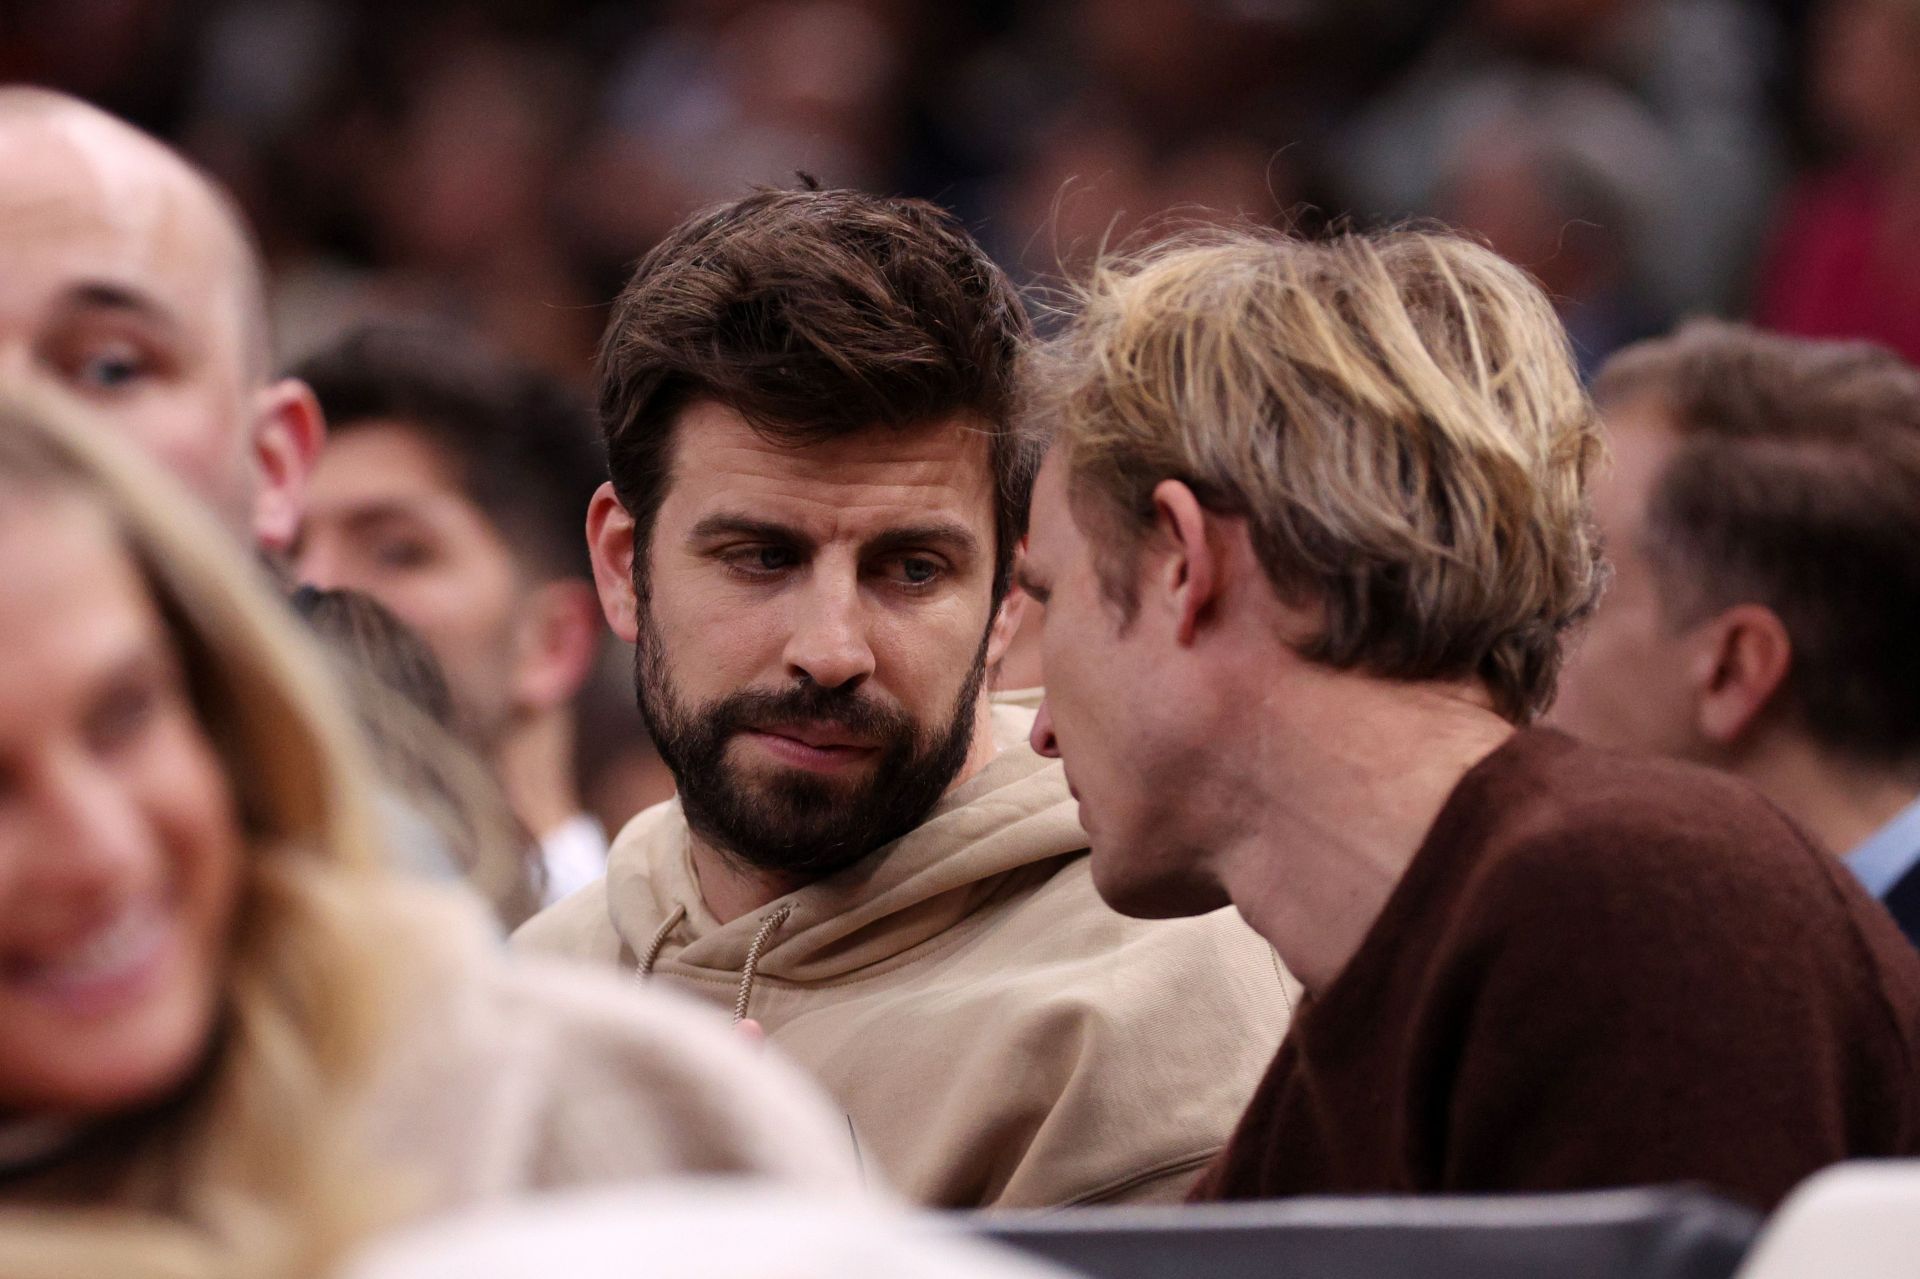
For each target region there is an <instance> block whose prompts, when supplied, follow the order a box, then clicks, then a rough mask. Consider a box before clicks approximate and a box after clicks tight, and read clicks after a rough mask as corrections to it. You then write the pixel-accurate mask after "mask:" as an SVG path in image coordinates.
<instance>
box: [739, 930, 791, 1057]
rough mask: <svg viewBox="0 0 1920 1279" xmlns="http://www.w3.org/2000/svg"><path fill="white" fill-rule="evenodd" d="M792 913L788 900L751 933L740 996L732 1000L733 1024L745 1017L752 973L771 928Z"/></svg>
mask: <svg viewBox="0 0 1920 1279" xmlns="http://www.w3.org/2000/svg"><path fill="white" fill-rule="evenodd" d="M791 914H793V903H792V902H788V903H787V904H786V905H784V906H782V907H781V908H780V909H779V910H776V911H774V912H773V913H772V914H770V915H768V916H767V917H766V918H765V919H763V920H761V921H760V931H759V932H757V933H755V934H754V935H753V944H752V945H751V946H748V947H747V962H746V964H745V965H744V966H743V967H742V968H741V969H740V997H739V998H738V999H736V1000H734V1001H733V1024H734V1025H736V1026H737V1025H739V1024H740V1023H741V1022H743V1021H745V1020H746V1019H747V1000H749V999H751V998H752V997H753V978H754V974H755V973H757V972H759V970H760V951H761V948H762V947H764V946H765V945H766V944H767V938H769V937H771V936H773V930H774V929H776V928H778V927H780V925H782V924H784V923H786V922H787V916H788V915H791Z"/></svg>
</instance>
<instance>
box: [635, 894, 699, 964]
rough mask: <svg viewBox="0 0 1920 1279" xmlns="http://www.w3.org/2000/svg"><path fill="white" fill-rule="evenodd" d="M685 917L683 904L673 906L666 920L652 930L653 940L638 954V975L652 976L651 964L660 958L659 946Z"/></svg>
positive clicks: (664, 943) (665, 942) (663, 943)
mask: <svg viewBox="0 0 1920 1279" xmlns="http://www.w3.org/2000/svg"><path fill="white" fill-rule="evenodd" d="M686 917H687V908H686V907H685V906H675V907H674V908H673V914H671V915H668V916H667V922H666V923H664V924H662V925H660V927H658V928H656V929H654V930H653V940H652V941H650V942H648V943H647V953H646V954H644V955H642V956H640V976H641V977H643V978H645V977H651V976H653V965H654V963H655V962H656V961H658V960H659V958H660V948H661V947H662V946H665V945H666V944H667V936H668V934H670V933H672V932H673V930H674V929H676V928H678V927H679V926H680V921H681V920H683V919H685V918H686Z"/></svg>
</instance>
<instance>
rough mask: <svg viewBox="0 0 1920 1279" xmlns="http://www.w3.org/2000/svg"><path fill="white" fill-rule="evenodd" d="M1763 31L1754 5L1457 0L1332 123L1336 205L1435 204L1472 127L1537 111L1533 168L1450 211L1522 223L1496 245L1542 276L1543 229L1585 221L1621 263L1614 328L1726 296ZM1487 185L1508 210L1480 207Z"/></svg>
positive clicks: (1740, 254) (1762, 166)
mask: <svg viewBox="0 0 1920 1279" xmlns="http://www.w3.org/2000/svg"><path fill="white" fill-rule="evenodd" d="M1773 39H1774V34H1773V29H1772V26H1771V24H1770V22H1769V20H1768V15H1766V14H1765V13H1764V11H1762V10H1760V9H1758V8H1756V7H1754V6H1752V5H1749V4H1742V3H1739V0H1470V2H1469V3H1467V4H1466V5H1464V6H1463V7H1462V10H1461V16H1460V19H1459V20H1458V22H1457V23H1456V24H1455V25H1454V26H1452V27H1451V28H1450V29H1448V30H1447V31H1446V33H1445V34H1444V35H1442V36H1441V37H1440V38H1439V39H1438V40H1437V41H1436V42H1435V43H1434V45H1433V46H1432V47H1431V48H1430V49H1429V50H1428V51H1427V52H1426V53H1425V54H1424V55H1423V56H1422V58H1421V59H1420V61H1419V64H1418V65H1417V66H1416V67H1415V68H1414V69H1413V70H1412V71H1411V72H1410V73H1409V75H1408V76H1407V77H1406V78H1405V79H1404V81H1402V82H1401V83H1399V84H1398V85H1397V86H1395V87H1393V88H1392V89H1390V90H1389V91H1388V92H1387V93H1386V94H1385V95H1384V96H1383V97H1382V98H1381V99H1380V100H1378V101H1376V102H1373V103H1370V104H1368V105H1367V106H1365V107H1364V108H1363V109H1362V110H1361V111H1360V113H1359V114H1358V115H1357V116H1356V117H1355V118H1354V120H1353V121H1352V122H1351V123H1350V124H1348V125H1346V126H1344V127H1343V128H1342V129H1340V130H1339V131H1338V133H1337V135H1336V137H1335V139H1334V141H1333V142H1332V143H1331V151H1332V158H1333V161H1334V163H1335V165H1336V167H1337V184H1336V185H1337V191H1338V194H1337V195H1336V205H1337V206H1338V207H1340V208H1343V209H1351V210H1352V211H1353V212H1355V213H1357V214H1359V215H1361V216H1363V217H1389V218H1398V217H1406V216H1409V215H1416V214H1420V213H1424V212H1431V211H1434V210H1436V208H1441V209H1442V211H1443V212H1444V211H1445V210H1444V208H1443V207H1442V206H1441V205H1440V202H1439V199H1438V196H1439V193H1440V191H1441V189H1442V187H1443V186H1444V185H1445V183H1446V181H1447V179H1448V178H1449V177H1450V176H1453V175H1451V174H1449V172H1448V169H1449V167H1450V166H1452V165H1456V164H1458V163H1459V161H1460V157H1461V155H1462V150H1463V148H1469V149H1471V148H1472V147H1475V146H1482V145H1485V141H1484V139H1479V138H1476V136H1475V135H1479V134H1482V133H1483V132H1484V131H1485V130H1487V129H1488V128H1490V127H1497V125H1498V122H1499V121H1505V122H1506V123H1508V124H1511V123H1512V122H1514V121H1516V120H1518V119H1520V118H1522V117H1525V116H1536V117H1537V118H1536V119H1535V120H1534V122H1533V125H1532V127H1531V128H1529V129H1527V130H1526V131H1525V132H1526V133H1527V134H1528V135H1531V136H1529V137H1527V138H1525V139H1523V140H1520V141H1519V143H1518V144H1519V145H1520V146H1521V147H1523V148H1527V147H1530V148H1531V149H1532V150H1533V151H1534V152H1535V157H1534V159H1533V160H1532V161H1531V165H1532V173H1531V174H1530V175H1528V176H1526V177H1525V179H1524V180H1523V181H1522V182H1520V183H1518V184H1516V183H1515V182H1514V181H1512V180H1511V178H1505V179H1503V180H1502V182H1501V193H1500V194H1495V193H1493V192H1490V191H1489V192H1482V193H1479V195H1478V197H1477V199H1476V200H1475V201H1474V202H1473V203H1472V204H1469V205H1466V206H1463V207H1457V208H1456V210H1455V211H1456V212H1457V213H1466V214H1469V215H1471V217H1472V219H1473V220H1472V221H1469V222H1468V223H1467V224H1466V229H1468V230H1469V231H1482V232H1485V231H1499V230H1501V229H1504V228H1505V227H1506V226H1507V225H1508V224H1509V220H1510V219H1518V220H1526V221H1531V222H1535V223H1536V224H1537V225H1536V226H1535V227H1534V228H1533V229H1532V230H1530V232H1529V234H1528V235H1527V236H1526V237H1524V238H1521V239H1511V240H1509V243H1508V246H1507V247H1508V248H1509V249H1511V250H1516V251H1518V250H1525V251H1526V252H1527V254H1528V256H1524V257H1516V258H1515V261H1517V262H1518V263H1519V265H1521V266H1523V267H1525V268H1527V269H1528V270H1529V271H1535V272H1539V273H1541V274H1542V275H1543V276H1544V275H1549V274H1553V273H1554V272H1555V271H1556V269H1557V268H1556V266H1555V262H1554V257H1553V254H1554V252H1555V250H1556V248H1557V246H1558V243H1559V241H1558V237H1557V236H1556V237H1548V236H1546V235H1545V233H1546V232H1547V231H1549V230H1551V229H1552V228H1553V227H1554V226H1556V225H1559V226H1565V225H1566V224H1567V223H1569V222H1583V223H1589V224H1591V225H1592V228H1593V230H1595V231H1597V232H1598V234H1599V235H1600V236H1603V237H1606V239H1607V240H1609V241H1611V243H1610V244H1609V245H1608V250H1607V251H1608V253H1609V254H1612V255H1617V256H1623V257H1624V259H1625V261H1624V263H1623V264H1622V266H1620V267H1617V268H1615V269H1614V274H1616V275H1617V276H1618V277H1619V278H1617V279H1616V280H1614V281H1611V282H1609V283H1608V285H1607V287H1608V288H1609V289H1611V290H1615V291H1617V292H1616V298H1617V300H1615V301H1613V302H1611V303H1609V305H1611V306H1615V307H1622V308H1624V310H1625V312H1626V313H1627V314H1629V315H1631V316H1633V317H1635V319H1634V322H1633V323H1629V324H1628V325H1626V326H1625V327H1626V328H1628V329H1632V328H1634V327H1637V326H1638V324H1639V323H1642V322H1645V321H1647V320H1651V321H1653V322H1656V323H1657V322H1658V321H1659V319H1660V318H1661V317H1663V316H1669V315H1674V314H1679V313H1681V312H1683V311H1687V310H1699V309H1708V308H1723V307H1727V306H1729V305H1732V304H1733V303H1734V302H1735V301H1736V300H1737V299H1738V298H1739V297H1740V296H1741V295H1742V293H1743V290H1744V285H1745V279H1744V276H1745V272H1746V267H1747V262H1748V259H1749V256H1750V254H1751V252H1752V246H1753V244H1754V242H1755V240H1756V238H1757V237H1758V235H1759V234H1760V232H1761V230H1762V219H1763V218H1764V216H1765V208H1766V202H1767V199H1768V197H1769V196H1770V194H1771V192H1772V190H1773V184H1774V181H1775V167H1776V164H1777V157H1776V154H1775V153H1776V150H1777V144H1776V143H1775V141H1774V139H1773V135H1772V131H1771V130H1770V128H1769V120H1768V117H1767V114H1766V108H1767V99H1766V92H1765V91H1766V88H1767V76H1768V72H1769V70H1770V68H1771V65H1772V59H1773V56H1774V49H1773ZM1609 99H1611V100H1609ZM1490 106H1497V108H1498V109H1497V110H1496V111H1490V110H1489V108H1490ZM1529 188H1531V189H1529ZM1503 196H1504V198H1507V199H1517V201H1518V202H1519V204H1520V206H1521V207H1520V208H1518V209H1515V210H1501V209H1498V208H1493V207H1490V206H1492V205H1493V204H1495V203H1496V202H1498V201H1499V200H1501V199H1502V198H1503ZM1623 197H1624V198H1623ZM1540 201H1544V202H1545V206H1546V207H1545V208H1543V209H1542V210H1541V211H1540V212H1539V214H1537V215H1536V214H1533V213H1530V212H1529V210H1528V208H1527V206H1528V205H1530V204H1535V203H1537V202H1540ZM1482 223H1484V224H1485V225H1481V224H1482ZM1583 234H1584V233H1583ZM1580 238H1581V237H1580V235H1576V237H1575V239H1576V241H1577V240H1578V239H1580ZM1567 252H1569V253H1570V254H1571V255H1572V256H1574V257H1575V258H1577V259H1582V261H1580V262H1578V263H1576V265H1574V267H1573V268H1572V269H1573V270H1574V271H1575V272H1577V273H1580V274H1582V275H1584V274H1586V273H1588V272H1591V271H1592V269H1593V267H1592V265H1591V264H1590V262H1589V261H1587V260H1588V259H1591V257H1592V251H1591V249H1590V248H1589V247H1587V246H1583V245H1581V244H1579V243H1577V242H1576V243H1574V244H1572V245H1570V246H1568V248H1567ZM1538 255H1544V256H1538ZM1578 283H1579V284H1581V285H1582V287H1588V286H1589V285H1590V282H1589V281H1586V280H1584V279H1583V280H1580V281H1578ZM1556 300H1558V301H1560V302H1561V303H1562V305H1563V306H1565V305H1567V304H1568V303H1569V302H1571V304H1572V307H1571V315H1570V318H1572V317H1574V316H1578V315H1579V314H1580V310H1581V308H1582V306H1583V305H1591V304H1590V302H1589V300H1588V299H1587V298H1586V297H1584V296H1583V295H1581V294H1575V295H1572V296H1571V297H1570V298H1566V297H1563V298H1558V299H1556ZM1613 324H1614V322H1611V321H1609V322H1608V325H1607V326H1603V327H1611V326H1612V325H1613ZM1598 335H1599V334H1598V332H1594V331H1590V333H1589V335H1588V336H1589V341H1591V340H1592V338H1593V337H1596V336H1598ZM1624 336H1629V337H1630V336H1632V333H1631V332H1628V333H1626V334H1625V335H1624ZM1607 353H1608V352H1607V350H1606V349H1603V348H1598V347H1590V348H1589V350H1588V351H1587V355H1588V356H1589V358H1591V359H1598V358H1600V357H1604V356H1605V355H1606V354H1607Z"/></svg>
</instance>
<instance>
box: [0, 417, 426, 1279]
mask: <svg viewBox="0 0 1920 1279" xmlns="http://www.w3.org/2000/svg"><path fill="white" fill-rule="evenodd" d="M70 412H71V411H70V410H68V409H67V408H65V407H64V406H62V407H60V408H55V407H53V406H51V405H49V404H44V403H30V402H27V401H23V400H20V399H18V398H16V397H9V399H8V400H6V401H0V504H6V505H13V506H16V507H17V506H18V505H19V504H21V503H26V502H33V501H42V500H55V501H64V500H76V499H77V500H80V501H84V502H86V503H88V504H89V505H91V506H92V507H94V508H96V509H98V510H99V511H100V512H101V513H103V514H104V515H105V516H106V517H107V519H108V520H109V521H110V522H111V523H112V525H113V526H114V527H115V529H116V530H117V532H118V534H119V536H120V538H121V540H122V542H123V544H124V546H125V547H126V549H127V552H128V554H129V555H130V556H131V557H132V559H133V561H134V562H135V564H136V565H137V567H138V569H139V571H140V573H141V575H142V576H143V578H144V580H145V581H146V583H147V586H148V589H149V590H150V591H151V592H152V596H153V599H154V601H155V603H156V605H157V606H158V608H159V610H160V612H161V614H162V616H163V617H164V618H165V619H166V622H167V624H168V627H169V630H170V631H171V634H172V638H173V641H174V642H175V643H176V644H177V645H178V646H179V649H180V656H181V658H182V660H183V663H184V665H185V668H186V671H187V673H188V680H189V685H190V689H191V693H192V696H193V699H194V704H195V707H196V710H197V712H198V714H199V716H200V719H201V721H202V723H203V725H204V727H205V729H206V731H207V733H208V736H209V738H210V740H211V741H212V743H213V746H214V749H215V750H216V751H217V752H218V754H219V756H220V759H221V761H222V763H223V765H224V768H225V770H226V772H227V774H228V776H229V778H230V780H231V783H232V786H233V791H234V796H235V803H236V808H237V811H238V818H239V821H240V823H241V830H242V835H243V840H244V844H245V849H246V852H245V865H244V870H243V872H242V881H241V887H240V897H239V901H238V902H237V903H236V909H235V914H234V918H235V924H234V929H233V934H232V937H231V939H230V950H229V954H228V958H227V963H226V968H225V989H224V991H223V998H222V1001H221V1020H220V1024H219V1026H218V1028H217V1030H216V1032H215V1034H214V1036H213V1040H212V1043H211V1044H210V1045H209V1052H208V1057H207V1059H206V1061H205V1062H204V1063H203V1065H202V1067H201V1069H200V1071H199V1072H198V1074H197V1075H196V1077H195V1078H194V1079H193V1080H191V1081H189V1082H188V1083H187V1084H186V1086H185V1087H184V1088H183V1090H182V1092H181V1094H180V1095H179V1096H178V1097H177V1098H176V1099H175V1100H173V1101H172V1102H170V1103H168V1104H167V1105H165V1106H163V1107H162V1108H161V1109H160V1110H158V1111H157V1112H155V1113H154V1114H152V1115H151V1116H146V1117H141V1118H138V1119H135V1120H134V1121H132V1122H131V1123H130V1124H129V1125H128V1127H127V1129H126V1131H125V1132H124V1133H122V1134H116V1136H115V1137H114V1138H113V1139H111V1140H108V1139H104V1138H103V1139H100V1140H96V1141H94V1142H93V1143H91V1144H92V1146H93V1147H94V1149H93V1150H92V1151H91V1152H89V1153H83V1154H81V1155H79V1156H77V1157H76V1158H77V1160H78V1166H77V1167H74V1168H70V1169H67V1170H65V1171H64V1172H61V1173H55V1174H52V1175H51V1179H50V1180H47V1179H36V1178H31V1177H30V1178H28V1179H27V1181H26V1184H24V1185H18V1186H10V1187H9V1188H8V1189H7V1191H6V1192H5V1195H4V1198H0V1205H4V1206H0V1239H4V1240H5V1242H4V1244H0V1276H4V1277H5V1279H25V1277H27V1276H34V1277H36V1279H37V1277H38V1276H53V1275H73V1274H83V1273H84V1274H111V1275H115V1276H116V1277H119V1276H145V1275H176V1274H177V1275H189V1274H191V1275H197V1276H207V1275H228V1274H233V1275H240V1274H246V1275H274V1276H284V1275H308V1274H318V1273H321V1272H322V1271H323V1270H324V1269H326V1268H327V1267H328V1266H330V1265H331V1264H332V1262H333V1261H334V1260H335V1259H336V1258H337V1256H338V1254H339V1253H340V1252H341V1250H342V1249H343V1248H345V1247H346V1246H347V1245H349V1244H350V1243H352V1242H353V1241H355V1240H356V1239H357V1238H358V1237H360V1236H361V1235H362V1234H364V1233H365V1231H366V1230H368V1229H370V1228H372V1227H373V1226H374V1225H375V1224H377V1222H378V1219H379V1218H380V1217H381V1216H382V1215H383V1213H382V1211H381V1210H380V1209H378V1208H376V1196H384V1195H385V1192H387V1191H388V1190H390V1189H391V1188H390V1187H386V1186H382V1185H379V1184H378V1182H377V1180H376V1179H375V1178H372V1177H370V1176H369V1173H370V1172H371V1170H372V1169H371V1165H370V1164H368V1163H367V1162H366V1160H365V1159H364V1158H363V1157H362V1154H361V1152H360V1150H359V1149H358V1146H357V1144H356V1141H357V1130H358V1110H357V1108H356V1102H357V1100H358V1095H359V1090H360V1088H361V1087H362V1085H363V1084H364V1082H365V1079H366V1076H367V1074H368V1072H369V1069H370V1066H371V1064H372V1061H373V1057H374V1054H375V1051H376V1049H377V1046H378V1044H379V1042H380V1040H381V1039H382V1037H383V1035H384V1033H385V1029H386V1023H387V1018H386V1010H385V1008H384V1007H383V1004H382V1002H381V1001H380V1000H379V998H378V991H379V989H380V984H381V972H382V971H383V965H384V964H385V963H386V962H387V957H388V952H390V951H391V950H392V948H393V946H394V942H395V932H396V930H395V928H394V926H393V921H392V920H391V918H390V915H391V912H390V911H386V910H382V909H381V905H382V903H383V902H384V901H385V900H386V894H387V893H388V892H389V891H390V886H389V881H388V879H387V876H386V874H385V872H384V871H382V870H381V868H380V866H379V864H378V857H377V849H378V847H379V844H378V842H377V839H378V837H377V833H376V827H375V825H374V824H373V823H374V818H373V816H372V813H371V808H370V805H369V802H368V795H369V793H370V792H369V788H368V783H367V779H366V769H365V766H364V764H363V763H362V760H361V758H360V755H359V752H358V750H357V748H356V745H355V740H354V735H353V730H352V729H351V728H350V726H349V725H348V723H347V722H346V721H345V720H344V719H343V718H342V711H341V709H340V708H341V705H342V703H343V701H344V699H343V698H342V697H341V695H340V694H339V692H338V691H337V690H335V689H334V688H333V687H332V686H331V685H330V684H329V683H328V682H327V681H326V680H325V678H324V677H323V675H322V671H323V670H324V659H323V658H322V657H321V656H320V654H319V653H318V652H317V650H316V649H315V648H314V646H313V645H312V643H311V642H310V641H309V640H308V639H307V638H306V637H305V636H304V635H303V634H302V633H301V632H300V631H299V630H298V629H297V627H296V626H295V625H294V623H293V622H292V620H291V619H290V618H289V617H288V616H286V615H284V614H283V612H282V610H281V609H280V608H278V607H277V606H276V605H275V603H274V601H273V600H272V599H271V597H270V595H269V593H268V591H267V590H266V589H265V585H266V584H265V583H264V582H263V581H261V580H256V578H257V570H255V569H254V568H253V566H251V565H249V564H248V563H247V562H246V561H245V560H244V559H243V558H242V556H241V555H240V553H239V552H238V551H237V550H236V549H235V548H233V547H232V546H231V545H230V544H229V543H228V539H227V537H226V535H225V534H224V533H223V532H222V531H221V530H220V529H219V528H218V527H217V526H216V525H215V524H214V523H213V521H212V518H211V516H209V515H207V514H205V513H204V512H202V511H201V510H200V509H199V508H198V507H197V506H196V505H195V504H193V503H192V502H191V501H190V500H189V499H187V498H186V497H185V496H184V494H183V493H181V492H179V491H177V490H176V489H175V488H174V487H173V485H172V482H171V480H170V479H168V478H167V477H165V476H162V475H158V474H156V472H155V469H154V468H153V467H152V466H151V465H143V464H142V463H141V462H140V461H138V460H136V459H134V458H132V457H131V456H129V455H127V454H125V453H124V452H123V450H122V448H121V447H120V446H118V445H117V444H115V443H114V442H113V441H112V440H110V439H108V438H107V437H108V436H109V434H110V432H109V431H108V430H107V429H106V428H104V427H100V426H92V425H90V424H86V423H82V422H77V421H75V420H74V419H73V418H72V417H71V416H70Z"/></svg>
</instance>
